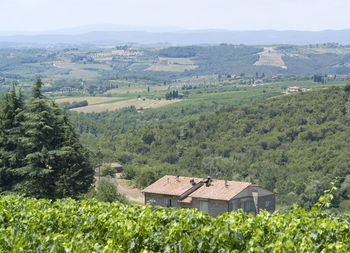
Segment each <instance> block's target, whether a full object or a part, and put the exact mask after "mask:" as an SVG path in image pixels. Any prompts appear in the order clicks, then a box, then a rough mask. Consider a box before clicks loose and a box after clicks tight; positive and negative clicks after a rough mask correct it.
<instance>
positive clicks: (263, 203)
mask: <svg viewBox="0 0 350 253" xmlns="http://www.w3.org/2000/svg"><path fill="white" fill-rule="evenodd" d="M275 201H276V200H275V195H274V194H271V195H267V196H261V197H259V198H258V207H259V209H260V210H261V209H265V210H266V211H268V212H270V213H273V212H274V211H275V208H276V202H275Z"/></svg>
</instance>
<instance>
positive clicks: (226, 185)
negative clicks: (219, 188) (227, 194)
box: [225, 179, 228, 187]
mask: <svg viewBox="0 0 350 253" xmlns="http://www.w3.org/2000/svg"><path fill="white" fill-rule="evenodd" d="M225 187H228V183H227V179H226V180H225Z"/></svg>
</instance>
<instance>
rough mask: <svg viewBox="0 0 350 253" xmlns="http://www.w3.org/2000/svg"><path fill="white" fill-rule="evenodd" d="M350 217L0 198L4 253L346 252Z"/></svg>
mask: <svg viewBox="0 0 350 253" xmlns="http://www.w3.org/2000/svg"><path fill="white" fill-rule="evenodd" d="M349 242H350V216H348V215H345V216H341V217H337V218H334V217H332V216H331V215H330V214H328V213H326V212H323V211H320V210H319V209H317V208H314V210H312V211H305V210H303V209H300V208H298V207H293V208H292V209H291V210H289V211H287V212H285V213H283V214H282V213H279V212H275V213H274V214H272V215H270V214H268V213H266V212H261V213H260V214H259V215H257V216H256V217H254V216H251V215H247V214H245V213H243V212H234V213H226V214H224V215H221V216H219V217H217V218H216V219H213V218H211V217H210V216H208V215H206V214H203V213H201V212H196V211H195V210H189V209H188V210H185V209H183V210H175V209H164V208H152V207H150V206H128V205H122V204H120V203H118V202H114V203H103V202H97V201H95V200H87V201H86V200H84V201H76V200H72V199H62V200H58V201H55V202H51V201H49V200H36V199H32V198H25V197H21V196H2V197H1V198H0V251H1V252H180V251H182V252H232V251H233V252H350V243H349Z"/></svg>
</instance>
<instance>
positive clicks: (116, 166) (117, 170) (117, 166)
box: [111, 162, 123, 173]
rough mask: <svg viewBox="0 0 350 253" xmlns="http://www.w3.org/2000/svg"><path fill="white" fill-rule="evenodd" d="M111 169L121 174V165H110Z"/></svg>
mask: <svg viewBox="0 0 350 253" xmlns="http://www.w3.org/2000/svg"><path fill="white" fill-rule="evenodd" d="M111 167H112V168H113V169H115V171H116V172H117V173H121V172H123V165H121V164H119V163H117V162H114V163H111Z"/></svg>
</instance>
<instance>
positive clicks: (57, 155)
mask: <svg viewBox="0 0 350 253" xmlns="http://www.w3.org/2000/svg"><path fill="white" fill-rule="evenodd" d="M41 86H42V82H41V80H40V78H38V79H37V80H36V82H35V84H34V86H33V90H32V96H31V98H30V100H29V101H28V103H27V104H26V109H25V111H24V112H20V113H19V114H18V117H20V119H21V121H20V122H18V123H17V124H19V125H18V127H19V129H20V131H16V132H15V133H16V134H17V147H16V151H18V152H17V153H20V154H22V159H21V160H19V161H18V159H17V160H16V161H15V160H14V161H13V164H12V165H13V167H9V166H8V165H7V164H4V166H3V167H4V168H5V167H6V168H7V169H6V170H4V171H8V170H11V171H15V172H16V173H15V175H16V176H17V177H16V180H13V177H7V178H6V180H2V181H6V182H8V184H9V185H11V187H8V190H10V191H13V192H17V193H23V194H26V195H29V196H34V197H39V198H50V199H56V198H62V197H77V195H79V194H80V193H84V192H86V191H88V189H89V187H90V186H91V184H92V183H93V179H94V178H93V168H92V166H91V163H90V161H89V155H88V152H87V151H86V150H85V149H84V148H83V147H82V146H81V144H80V143H79V141H78V138H77V137H76V135H75V133H74V131H73V129H72V127H71V126H70V124H69V122H68V120H67V117H66V115H65V114H64V112H63V110H62V109H61V108H59V107H58V106H57V105H56V104H55V103H54V102H53V101H51V100H49V99H47V98H45V97H44V96H43V95H42V94H41V91H40V88H41ZM7 96H8V97H9V98H12V97H13V96H15V95H12V92H10V94H9V95H7ZM15 97H16V96H15ZM16 98H17V97H16ZM8 100H9V101H8ZM8 100H5V104H6V105H8V107H10V108H12V107H14V106H9V105H11V103H10V101H11V100H10V99H8ZM16 101H17V102H16V103H18V104H19V105H20V104H21V102H20V99H19V98H18V99H17V100H16ZM22 104H23V103H22ZM2 108H5V107H2ZM11 110H13V109H11ZM3 111H4V112H5V111H6V112H7V111H9V109H6V110H4V109H3ZM7 114H9V113H7ZM7 114H6V113H5V114H4V113H2V115H5V116H6V115H7ZM9 115H10V114H9ZM11 115H12V114H11ZM7 117H8V118H9V121H11V117H10V116H7ZM12 118H13V116H12ZM14 122H16V121H14ZM6 127H7V128H8V129H10V130H9V131H12V130H13V129H16V128H15V126H13V125H10V124H8V126H6ZM1 128H2V129H6V128H5V127H1ZM2 136H5V137H6V135H4V134H2ZM3 149H4V150H5V151H6V152H9V154H11V155H9V156H10V157H11V156H13V154H14V152H13V149H14V148H9V147H4V148H3ZM19 151H21V152H19ZM6 152H5V153H6ZM7 174H9V173H7ZM9 175H12V174H9ZM4 179H5V178H4Z"/></svg>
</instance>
